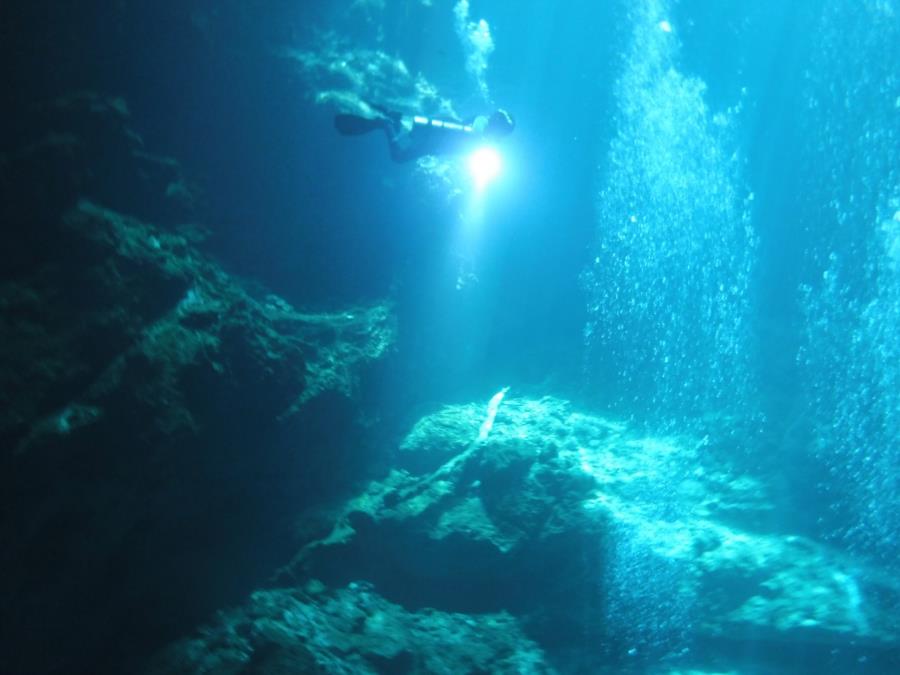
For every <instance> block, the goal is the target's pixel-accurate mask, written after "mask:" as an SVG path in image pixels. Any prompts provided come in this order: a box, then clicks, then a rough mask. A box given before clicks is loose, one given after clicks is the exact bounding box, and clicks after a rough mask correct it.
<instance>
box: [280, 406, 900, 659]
mask: <svg viewBox="0 0 900 675" xmlns="http://www.w3.org/2000/svg"><path fill="white" fill-rule="evenodd" d="M485 414H486V413H485V409H484V406H483V405H481V404H472V405H457V406H448V407H445V408H443V409H442V410H440V411H438V412H436V413H434V414H433V415H429V416H427V417H425V418H423V419H422V420H421V421H420V422H419V423H418V424H416V425H415V427H414V429H413V431H412V432H411V433H410V435H409V436H408V437H407V439H406V440H405V441H404V443H403V444H402V446H401V452H400V455H399V459H398V463H399V464H400V465H401V466H403V467H405V468H403V469H396V470H394V471H392V472H391V473H390V474H389V475H388V476H386V477H385V478H383V479H382V480H378V481H375V482H372V483H371V484H370V485H369V487H368V488H367V489H366V490H365V492H363V493H362V494H360V495H359V496H358V497H356V498H354V499H352V500H351V501H350V502H348V503H347V505H346V506H345V508H344V509H343V512H342V514H341V515H340V516H339V517H338V518H337V520H336V523H335V526H334V528H333V530H332V532H331V533H330V535H328V536H327V537H325V538H323V539H322V540H320V541H317V542H313V543H311V544H309V545H308V546H306V547H305V548H304V549H303V550H302V551H301V553H300V554H299V555H298V556H297V558H296V559H295V561H294V563H293V564H292V565H291V566H290V567H289V568H287V569H285V570H284V572H283V574H282V576H281V581H287V580H291V579H293V580H301V579H304V578H307V577H309V576H312V577H315V578H320V579H323V580H324V581H325V582H326V583H328V584H330V585H334V586H341V585H342V584H344V583H346V582H347V580H350V579H367V580H370V581H371V582H372V583H374V584H375V586H376V588H378V589H379V591H380V592H382V593H383V594H384V595H385V596H386V597H387V598H389V599H391V600H393V601H397V602H400V603H401V604H403V605H404V606H407V607H426V606H430V607H435V608H438V609H442V610H446V611H456V612H469V613H480V612H496V611H504V610H505V611H510V612H512V613H513V614H514V615H515V616H518V617H519V618H521V619H522V620H523V622H524V624H525V626H526V629H527V631H528V634H529V635H531V636H532V637H534V638H535V639H536V640H537V641H538V643H540V644H541V645H542V646H544V647H546V648H547V649H548V650H551V651H552V650H553V649H559V650H562V651H565V650H566V649H567V648H572V647H573V645H574V644H575V643H577V642H578V641H579V640H584V639H590V640H596V642H597V644H600V645H603V648H602V650H600V651H603V652H604V653H605V654H606V655H607V658H609V657H610V656H612V657H615V656H616V655H619V656H621V657H622V658H624V659H625V661H626V662H627V661H628V659H629V658H632V660H633V657H634V655H635V654H644V653H647V652H650V651H653V649H656V650H658V652H659V653H657V654H656V656H663V655H664V656H667V657H668V658H676V657H678V658H682V659H684V660H686V662H688V663H690V662H691V659H693V658H695V657H694V655H693V654H691V653H689V649H688V647H684V649H683V651H678V647H679V645H694V646H695V647H700V646H702V649H697V650H695V651H699V652H701V653H702V654H703V655H704V658H709V659H712V658H713V655H715V654H716V653H719V654H722V653H723V652H724V651H727V645H731V646H733V645H734V644H735V643H736V642H738V643H740V642H749V643H755V644H759V643H766V644H769V645H779V646H778V647H777V649H773V653H774V654H777V655H778V656H773V657H772V658H775V659H777V658H783V659H784V660H785V662H789V661H790V660H791V659H792V658H795V657H796V656H797V654H798V653H805V654H806V656H805V657H806V658H808V659H809V658H812V660H813V661H815V659H817V658H828V657H827V656H823V655H822V654H818V655H816V651H817V649H816V645H820V644H827V645H831V646H832V647H833V648H834V649H833V650H832V651H835V652H837V651H840V650H845V652H846V651H851V652H852V651H853V650H857V649H863V648H865V649H870V650H873V653H876V654H888V653H891V652H894V651H895V650H896V649H897V648H898V647H900V644H898V642H900V619H898V614H897V612H896V610H897V608H898V607H900V583H898V582H897V581H896V580H894V579H892V578H890V577H889V576H888V575H886V574H882V573H880V572H879V571H878V570H875V569H871V568H868V567H866V566H865V565H864V564H862V563H860V562H859V561H854V560H851V559H849V558H847V557H846V556H844V555H842V554H840V553H839V552H837V551H835V550H832V549H830V548H828V547H827V546H824V545H822V544H819V543H817V542H815V541H812V540H810V539H807V538H805V537H802V536H796V535H790V534H784V533H782V532H780V531H778V529H777V528H775V527H773V526H771V525H768V527H767V523H768V522H769V520H770V518H769V516H771V513H772V505H771V504H770V503H769V501H768V499H767V497H766V493H765V489H764V485H763V484H762V483H761V482H759V481H757V480H755V479H753V478H752V477H750V476H747V475H740V474H736V473H735V472H734V471H733V469H731V468H729V467H728V464H727V462H725V461H723V460H722V458H717V457H714V456H712V454H711V453H706V452H705V450H706V448H707V442H706V441H701V442H695V441H691V440H690V439H685V438H674V437H670V438H655V437H648V436H645V435H642V434H639V433H636V432H635V431H633V430H631V429H630V428H629V427H628V426H627V425H625V424H622V423H618V422H615V421H610V420H607V419H604V418H602V417H597V416H593V415H588V414H583V413H580V412H577V411H575V410H573V409H572V408H571V406H570V405H569V404H567V403H566V402H564V401H561V400H558V399H554V398H544V399H539V400H535V399H523V398H518V399H516V398H513V399H507V400H506V401H504V402H503V404H502V406H501V407H500V409H499V411H498V412H497V415H496V419H495V421H494V424H493V428H492V429H491V431H490V433H489V434H488V435H487V436H486V437H484V435H483V434H481V435H480V434H479V429H480V425H481V423H482V420H483V419H484V416H485ZM417 454H420V455H421V456H420V457H416V455H417ZM585 636H590V637H589V638H585ZM807 646H808V647H807ZM810 653H811V654H812V656H810ZM710 662H711V661H706V662H705V665H709V663H710ZM696 665H704V662H701V664H696ZM642 672H643V671H642Z"/></svg>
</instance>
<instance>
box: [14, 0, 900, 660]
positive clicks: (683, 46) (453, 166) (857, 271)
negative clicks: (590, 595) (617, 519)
mask: <svg viewBox="0 0 900 675" xmlns="http://www.w3.org/2000/svg"><path fill="white" fill-rule="evenodd" d="M125 4H127V3H123V6H124V5H125ZM265 4H266V7H265V8H262V7H257V6H256V5H255V4H253V3H249V4H248V3H239V2H226V3H223V4H222V5H221V6H220V7H211V6H207V3H202V2H188V3H183V4H178V6H174V5H173V6H171V7H169V6H167V7H164V8H159V7H156V6H155V4H154V3H151V4H147V6H146V7H132V8H130V9H129V10H127V11H125V10H121V11H116V12H113V11H104V10H98V11H96V12H94V13H91V14H86V13H85V14H82V13H81V12H79V11H77V10H75V9H72V8H66V7H61V8H57V10H58V11H57V12H56V13H54V14H53V15H52V16H51V17H49V18H47V19H46V21H47V24H48V25H49V26H50V28H51V29H50V30H48V32H47V35H48V36H49V37H47V38H46V42H41V43H40V44H39V46H40V48H41V50H42V53H44V54H46V58H47V60H48V62H53V63H58V64H59V65H58V67H54V68H46V69H42V70H41V73H40V77H37V76H35V77H26V76H25V75H24V74H22V73H20V72H19V71H14V67H12V66H11V67H10V68H9V70H10V72H9V75H10V81H11V82H12V83H13V85H14V86H15V87H16V90H17V91H20V92H27V93H28V95H29V96H30V97H33V98H37V99H39V98H41V97H46V96H51V95H55V93H56V92H58V91H61V90H77V89H79V88H85V89H102V90H107V91H114V92H117V93H121V94H122V96H123V97H124V98H125V99H127V101H128V105H129V109H130V110H131V114H132V119H133V124H134V126H135V128H138V129H140V130H141V134H142V137H143V140H144V142H145V144H146V146H147V147H150V148H154V149H156V150H158V151H159V152H161V153H164V154H169V155H172V156H175V157H177V158H178V159H179V161H181V162H182V163H183V165H184V166H185V169H186V171H187V172H188V173H189V174H190V175H192V176H194V177H195V179H196V181H197V183H198V184H199V185H201V186H202V189H201V196H200V201H201V205H202V213H203V220H204V221H205V223H206V224H207V225H208V226H209V228H210V230H211V232H212V236H211V238H210V240H209V241H208V242H207V244H206V245H205V246H206V248H205V250H208V251H209V252H210V253H211V254H212V255H214V256H215V257H216V259H218V260H220V261H221V262H222V263H223V265H224V266H225V267H226V268H227V269H228V270H229V271H230V272H233V273H235V274H236V275H239V276H241V277H245V278H249V279H253V280H254V281H256V282H259V283H260V284H263V285H264V286H265V287H267V288H268V289H271V290H272V291H273V292H275V293H277V294H279V295H281V296H283V297H284V298H285V299H286V300H287V301H288V302H290V303H292V304H294V305H295V306H298V307H310V308H315V309H316V310H331V309H338V310H339V309H341V308H343V307H346V306H351V305H354V304H360V303H366V302H374V301H377V300H379V299H381V298H385V297H390V298H391V299H392V301H393V303H394V304H393V307H394V309H395V311H396V313H397V315H398V320H399V326H400V328H399V336H398V344H397V348H396V354H397V356H396V357H395V358H393V359H392V361H391V366H390V368H389V369H386V372H379V377H380V379H379V380H378V382H377V385H375V387H374V389H375V390H376V391H375V392H374V393H373V392H369V394H370V397H371V398H372V399H377V401H376V402H375V403H373V402H372V401H367V402H366V403H367V405H371V406H372V407H373V408H374V409H375V410H376V411H377V415H374V414H373V418H375V417H377V424H378V425H379V426H378V428H377V429H376V430H375V431H373V437H375V438H378V439H383V440H384V443H385V444H388V445H389V444H391V443H394V442H395V441H396V440H397V439H398V438H400V437H402V435H403V434H404V433H405V432H406V431H408V430H409V428H410V427H411V426H412V425H413V424H414V423H415V422H416V421H417V420H418V419H419V418H420V417H421V416H422V415H423V414H425V413H426V412H431V411H433V410H434V409H435V408H437V407H439V406H441V405H444V404H449V403H467V402H470V401H481V400H486V399H487V398H489V396H490V394H492V393H494V392H497V391H499V390H501V388H502V387H507V386H508V387H510V390H511V392H513V393H514V394H515V395H517V396H534V397H540V396H543V395H554V396H558V397H561V398H565V399H569V400H571V401H574V402H575V403H576V404H577V405H579V406H581V407H582V408H584V409H587V410H595V411H603V413H604V414H606V413H608V414H610V415H612V416H615V417H617V418H619V419H623V420H626V421H627V423H628V424H630V425H632V427H633V428H635V429H641V430H644V431H646V432H648V433H653V434H659V435H666V434H673V435H686V436H687V435H690V436H691V437H696V438H704V439H705V442H706V445H704V446H702V447H706V448H707V451H708V452H710V453H716V455H717V457H724V458H725V459H726V460H727V462H728V463H729V465H730V466H731V467H732V468H734V469H735V471H736V472H738V473H744V472H746V473H750V474H753V475H755V476H757V477H758V478H759V479H760V480H762V481H764V482H766V483H767V485H768V486H769V487H770V488H771V490H772V492H773V494H775V495H776V499H777V502H776V508H775V513H774V514H772V515H771V518H770V521H771V522H769V523H767V525H768V526H769V527H770V529H771V530H772V531H776V532H778V533H797V534H800V535H803V536H807V537H810V538H812V539H814V540H817V541H822V542H826V543H827V544H828V545H829V546H832V547H834V549H836V550H837V551H839V552H840V554H841V555H846V556H847V557H848V559H849V560H852V561H854V564H859V565H863V566H865V565H872V566H874V567H877V568H879V569H881V570H883V571H884V572H885V573H886V574H888V575H893V576H896V575H898V574H900V2H898V1H897V0H853V1H851V0H761V1H757V2H738V1H737V0H680V1H679V0H604V1H601V2H598V1H596V0H571V1H568V2H530V1H525V0H519V1H516V2H514V1H512V0H471V2H465V1H464V0H463V1H459V2H457V1H455V0H403V1H401V0H357V1H356V2H340V3H339V2H324V1H323V2H294V1H291V2H287V1H284V0H278V1H276V2H270V3H265ZM22 12H23V14H28V13H29V10H26V9H23V10H22ZM34 12H35V16H30V17H29V20H30V21H33V22H37V21H39V20H40V21H42V22H43V21H45V19H44V18H43V17H41V18H40V19H38V18H36V17H37V10H34ZM123 16H125V17H126V18H123ZM136 26H140V31H137V30H136V28H135V27H136ZM138 33H139V34H140V37H139V39H136V38H135V35H137V34H138ZM98 35H102V36H104V38H103V39H104V40H105V41H106V42H105V45H106V48H105V49H104V50H99V51H96V52H95V51H93V50H92V48H91V45H92V44H93V43H94V41H95V40H94V38H91V37H86V36H98ZM75 52H77V53H79V54H80V57H79V58H80V60H73V59H71V58H69V57H68V54H70V53H75ZM364 102H378V103H381V104H384V105H387V106H390V107H392V108H394V109H399V110H404V111H408V112H420V113H427V114H435V115H441V114H443V115H447V116H450V115H453V116H458V117H460V118H465V117H469V116H473V115H476V114H482V113H484V112H489V111H491V110H493V109H494V108H496V107H503V108H505V109H507V110H509V111H510V112H511V113H512V114H513V116H514V117H515V120H516V123H517V128H516V131H515V132H514V133H513V134H512V135H511V136H510V137H508V138H507V139H505V140H504V142H503V143H502V146H501V151H502V159H503V170H502V172H501V174H500V176H499V178H498V179H497V180H496V181H495V182H493V183H491V184H490V185H488V186H487V187H486V188H485V189H484V190H483V191H478V190H476V189H475V188H474V187H473V185H472V182H471V179H470V177H469V176H468V174H467V172H466V167H465V163H464V162H462V161H460V160H459V159H454V158H439V159H438V160H435V161H423V162H420V163H418V164H409V165H398V164H395V163H394V162H392V161H391V159H390V156H389V154H388V149H387V147H386V144H385V139H384V137H383V136H382V135H381V134H373V135H369V136H364V137H360V138H353V139H347V138H343V137H341V136H339V135H338V134H337V133H336V132H335V131H334V128H333V115H334V114H335V113H336V112H339V111H343V112H348V111H350V112H352V111H357V110H358V109H359V106H360V104H361V103H364ZM374 424H375V423H373V426H374ZM372 445H373V446H375V445H377V444H376V443H374V442H373V443H372ZM375 452H382V453H383V457H379V458H378V461H380V462H382V463H383V464H385V465H387V464H389V462H390V458H391V457H392V454H391V453H392V448H385V449H383V450H379V451H375ZM694 461H695V458H694V457H692V456H687V457H685V458H684V459H683V460H682V461H681V464H680V465H678V466H675V467H673V479H672V480H673V481H674V480H675V479H676V478H678V479H679V480H680V479H681V478H682V477H683V476H685V475H689V474H690V472H691V471H693V470H694V468H695V467H694V464H693V462H694ZM670 488H671V486H670V485H668V484H667V483H666V482H665V481H660V483H659V484H658V485H657V489H658V491H659V495H660V503H661V504H662V503H664V502H665V498H666V497H667V496H668V495H671V493H672V489H670ZM661 508H662V507H661ZM661 517H662V515H661ZM595 557H599V558H602V560H603V571H602V573H598V581H597V594H598V595H599V594H603V595H604V597H603V602H602V603H599V604H602V605H603V610H602V613H604V614H603V617H604V620H608V621H610V622H614V621H622V617H629V621H628V622H627V624H628V628H627V629H626V630H624V632H623V635H624V637H623V640H624V642H623V644H625V647H626V652H625V656H623V654H622V653H609V654H603V648H601V647H597V646H596V645H593V644H591V643H590V636H586V637H585V638H584V640H583V643H582V644H581V648H582V649H583V650H584V651H585V652H587V651H591V652H592V653H593V652H594V651H595V650H596V652H597V653H601V654H602V655H603V657H604V658H605V657H608V658H609V659H610V662H611V663H621V662H622V661H621V659H623V658H624V659H625V661H626V662H627V658H626V657H627V655H628V654H629V653H630V652H628V651H627V649H628V648H630V649H634V650H635V653H640V655H641V657H642V658H643V657H644V656H645V655H646V658H647V661H646V663H652V664H656V663H657V662H663V660H664V659H670V660H672V662H673V663H674V662H676V661H677V659H678V658H680V657H684V656H686V655H688V654H691V649H692V648H694V646H695V628H696V623H697V622H698V621H700V619H701V618H700V617H697V616H695V615H694V612H693V606H692V604H691V602H690V601H689V598H690V597H691V593H694V592H696V589H694V587H693V585H692V584H693V580H692V579H689V578H686V576H685V573H684V570H683V569H681V568H679V567H678V565H676V564H674V563H673V564H669V563H666V562H661V560H660V558H659V557H658V556H653V555H650V554H648V552H647V550H645V549H644V548H642V545H641V542H640V541H635V540H634V539H629V537H628V536H627V535H626V534H623V536H622V537H621V540H620V544H619V545H618V546H612V547H610V548H609V549H608V550H607V549H603V548H602V547H601V545H600V544H598V547H597V550H592V551H586V552H585V560H589V561H593V560H594V559H595ZM586 564H587V563H586ZM855 584H856V582H855V581H853V580H849V581H847V583H846V587H847V593H848V596H849V597H850V598H851V600H852V602H851V604H854V603H862V602H865V600H864V598H860V597H858V595H859V590H858V588H857V586H856V585H855ZM658 587H672V588H679V589H681V592H680V593H679V594H678V595H677V596H675V595H673V596H672V597H671V598H670V597H668V596H665V597H660V594H659V593H655V592H654V589H655V588H658ZM589 605H590V600H587V599H586V600H585V606H584V607H573V609H572V612H573V614H574V613H576V612H581V611H585V612H587V611H588V609H587V608H588V606H589ZM897 612H898V613H900V607H898V608H897ZM167 637H168V636H167ZM855 647H856V646H855V645H854V646H853V648H854V649H855ZM610 649H611V648H610ZM620 651H621V650H620ZM851 651H852V650H851ZM881 656H882V657H883V655H881ZM733 657H734V659H733V664H732V665H733V667H734V668H735V669H738V668H741V667H744V668H746V671H745V670H739V671H738V670H735V671H734V672H772V671H769V670H765V669H764V668H763V667H762V666H760V665H759V664H760V663H762V662H763V661H765V659H764V658H763V657H761V656H760V655H758V654H746V653H738V652H737V651H736V652H735V653H734V654H733ZM856 658H857V656H856V652H853V656H852V658H851V659H850V662H851V663H853V664H855V665H853V668H858V672H891V671H890V667H891V666H892V665H896V664H897V663H898V657H897V655H896V654H889V655H888V656H887V657H885V658H884V660H882V661H878V663H877V664H876V665H874V666H871V667H870V666H868V665H867V661H866V658H867V657H866V656H865V655H863V656H860V657H859V659H860V660H859V661H857V660H856ZM617 659H619V660H618V661H617ZM582 662H591V661H590V659H587V658H582V657H580V656H577V655H576V656H572V657H571V663H582ZM642 663H643V662H642ZM840 663H842V664H844V663H845V662H844V661H840ZM885 663H886V664H889V665H887V666H885V665H882V664H885ZM719 665H722V664H721V662H720V664H719ZM727 665H728V664H725V666H727ZM725 666H723V667H725ZM757 666H759V669H758V670H754V668H756V667H757ZM808 667H809V666H808V664H806V663H804V662H803V661H802V658H801V659H800V660H799V662H798V663H797V669H796V671H794V672H814V671H812V670H808V669H807V668H808ZM846 667H847V666H846V665H841V666H840V667H838V666H835V668H837V669H836V670H834V672H847V671H846V670H841V668H846ZM571 672H581V671H578V670H577V669H576V668H575V667H574V666H573V668H572V671H571ZM635 672H637V671H635ZM646 672H654V671H652V670H651V669H650V667H649V666H648V669H647V670H646ZM672 672H676V671H674V670H673V671H672ZM685 672H687V671H685Z"/></svg>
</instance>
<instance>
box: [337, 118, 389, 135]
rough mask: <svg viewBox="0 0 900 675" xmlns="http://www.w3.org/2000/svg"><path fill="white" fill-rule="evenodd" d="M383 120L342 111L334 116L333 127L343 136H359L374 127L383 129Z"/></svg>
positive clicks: (374, 128) (373, 129) (372, 129)
mask: <svg viewBox="0 0 900 675" xmlns="http://www.w3.org/2000/svg"><path fill="white" fill-rule="evenodd" d="M384 125H385V120H383V119H378V118H376V119H370V118H368V117H360V116H359V115H348V114H346V113H342V114H340V115H335V116H334V128H335V129H337V130H338V132H340V133H341V134H343V135H344V136H360V135H362V134H367V133H369V132H370V131H375V130H376V129H383V128H384Z"/></svg>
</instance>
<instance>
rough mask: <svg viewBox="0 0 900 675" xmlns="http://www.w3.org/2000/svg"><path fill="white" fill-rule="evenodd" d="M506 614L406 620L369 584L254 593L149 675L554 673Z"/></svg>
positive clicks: (167, 654) (427, 614) (418, 614)
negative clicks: (237, 674)
mask: <svg viewBox="0 0 900 675" xmlns="http://www.w3.org/2000/svg"><path fill="white" fill-rule="evenodd" d="M552 672H553V670H552V669H551V668H549V667H548V666H547V665H546V664H545V663H544V657H543V653H542V651H541V649H540V648H539V647H538V646H537V644H535V642H534V641H532V640H530V639H528V638H527V637H526V636H525V635H524V634H523V632H522V629H521V627H520V625H519V623H518V622H517V621H516V620H515V619H514V618H513V617H512V616H510V615H509V614H508V613H506V612H499V613H496V614H486V615H479V616H470V615H466V614H453V613H448V612H441V611H437V610H433V609H423V610H420V611H415V612H411V611H408V610H405V609H404V608H403V607H400V606H399V605H396V604H394V603H391V602H388V601H387V600H385V599H384V598H383V597H381V596H380V595H379V594H378V593H377V592H376V591H375V589H373V588H372V587H371V585H370V584H367V583H363V582H359V583H357V582H352V583H350V584H348V585H347V586H346V587H344V588H341V589H337V590H328V589H326V588H325V587H324V586H322V585H321V584H320V583H318V582H310V583H309V584H307V585H306V587H305V588H303V589H271V590H265V591H257V592H255V593H253V595H252V596H251V597H250V600H249V602H247V603H246V604H245V605H244V606H242V607H240V608H238V609H234V610H229V611H226V612H221V613H220V614H219V615H218V616H217V617H216V620H215V621H214V622H213V623H211V624H210V625H209V626H207V627H205V628H204V629H203V630H201V631H200V632H199V633H198V634H197V635H196V636H194V637H192V638H189V639H185V640H182V641H179V642H177V643H175V644H173V645H172V646H171V647H169V648H168V649H166V650H165V651H164V652H163V653H162V654H160V655H159V656H158V657H157V659H156V662H155V663H154V664H153V666H151V667H150V668H149V669H148V671H147V675H175V674H176V673H178V674H182V673H183V674H184V675H188V674H192V675H193V674H200V673H217V674H222V673H245V674H247V675H251V674H252V675H277V674H281V673H323V674H324V673H372V674H375V673H410V674H412V673H422V674H425V673H448V674H449V673H534V674H535V675H538V674H539V673H552Z"/></svg>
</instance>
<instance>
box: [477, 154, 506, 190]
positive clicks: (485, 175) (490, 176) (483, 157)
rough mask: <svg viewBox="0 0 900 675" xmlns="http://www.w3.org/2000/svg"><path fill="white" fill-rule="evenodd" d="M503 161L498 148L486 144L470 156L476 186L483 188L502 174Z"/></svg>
mask: <svg viewBox="0 0 900 675" xmlns="http://www.w3.org/2000/svg"><path fill="white" fill-rule="evenodd" d="M502 168H503V162H502V160H501V159H500V153H499V152H497V150H496V149H494V148H491V147H488V146H485V147H483V148H479V149H478V150H476V151H475V152H473V153H472V154H471V155H470V156H469V171H470V172H471V173H472V178H473V180H474V181H475V187H477V188H478V189H479V190H481V189H483V188H484V187H485V186H486V185H487V184H488V183H490V182H491V181H492V180H494V179H495V178H496V177H497V176H498V175H500V169H502Z"/></svg>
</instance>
